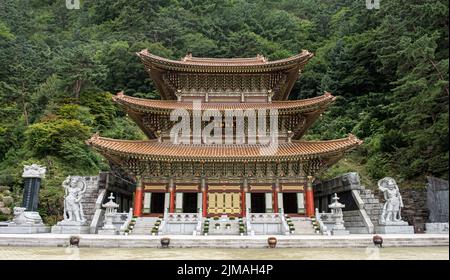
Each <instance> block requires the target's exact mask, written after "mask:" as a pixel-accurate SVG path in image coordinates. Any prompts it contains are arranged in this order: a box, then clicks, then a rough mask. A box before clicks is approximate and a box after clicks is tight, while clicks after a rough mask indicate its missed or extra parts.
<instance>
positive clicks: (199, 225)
mask: <svg viewBox="0 0 450 280" xmlns="http://www.w3.org/2000/svg"><path fill="white" fill-rule="evenodd" d="M202 213H203V211H202V208H199V209H198V213H197V226H196V227H195V231H194V232H193V233H192V234H193V235H199V234H201V232H202V223H203V215H202Z"/></svg>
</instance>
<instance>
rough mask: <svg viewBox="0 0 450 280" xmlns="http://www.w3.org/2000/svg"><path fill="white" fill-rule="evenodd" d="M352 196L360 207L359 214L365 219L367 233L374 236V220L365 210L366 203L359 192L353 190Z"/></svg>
mask: <svg viewBox="0 0 450 280" xmlns="http://www.w3.org/2000/svg"><path fill="white" fill-rule="evenodd" d="M352 196H353V199H354V200H355V202H356V204H357V205H358V209H359V213H360V214H361V217H362V218H363V222H364V225H365V227H366V228H367V231H368V232H369V233H370V234H372V233H374V226H373V223H372V220H371V219H370V217H369V215H368V214H367V212H366V210H365V209H364V201H363V200H362V198H361V196H360V194H359V191H358V190H352Z"/></svg>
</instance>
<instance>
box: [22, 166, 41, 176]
mask: <svg viewBox="0 0 450 280" xmlns="http://www.w3.org/2000/svg"><path fill="white" fill-rule="evenodd" d="M45 171H46V169H45V167H43V166H40V165H38V164H35V163H33V164H32V165H25V166H24V167H23V173H22V177H23V178H44V177H45Z"/></svg>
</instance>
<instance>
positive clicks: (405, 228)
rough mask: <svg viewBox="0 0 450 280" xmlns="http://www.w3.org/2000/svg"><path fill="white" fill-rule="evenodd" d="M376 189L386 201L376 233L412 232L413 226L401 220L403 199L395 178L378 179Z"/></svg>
mask: <svg viewBox="0 0 450 280" xmlns="http://www.w3.org/2000/svg"><path fill="white" fill-rule="evenodd" d="M378 189H379V190H380V191H381V192H383V195H384V199H385V200H386V202H385V203H384V205H383V209H382V212H381V216H380V220H379V226H377V227H376V233H406V234H414V227H413V226H409V225H408V223H407V222H405V221H403V220H402V216H401V209H402V208H403V200H402V196H401V194H400V190H399V189H398V185H397V183H396V182H395V180H394V179H393V178H391V177H385V178H383V179H381V180H379V181H378Z"/></svg>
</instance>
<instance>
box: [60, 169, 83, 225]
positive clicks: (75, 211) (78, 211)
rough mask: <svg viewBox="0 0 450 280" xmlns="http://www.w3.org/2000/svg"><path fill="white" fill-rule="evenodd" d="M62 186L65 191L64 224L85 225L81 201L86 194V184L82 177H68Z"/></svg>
mask: <svg viewBox="0 0 450 280" xmlns="http://www.w3.org/2000/svg"><path fill="white" fill-rule="evenodd" d="M62 186H63V188H64V191H65V198H64V222H68V221H70V222H79V223H81V224H82V223H85V222H86V219H85V217H84V213H83V205H82V204H81V200H82V199H83V194H84V193H85V192H86V182H85V181H84V179H83V177H80V176H68V177H67V178H66V179H65V180H64V182H63V183H62Z"/></svg>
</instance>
